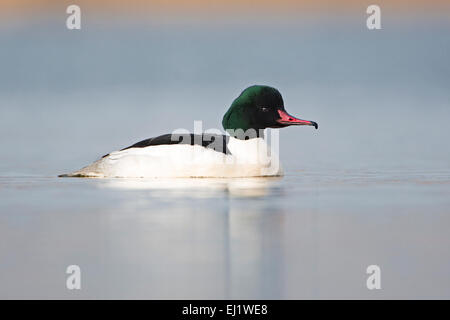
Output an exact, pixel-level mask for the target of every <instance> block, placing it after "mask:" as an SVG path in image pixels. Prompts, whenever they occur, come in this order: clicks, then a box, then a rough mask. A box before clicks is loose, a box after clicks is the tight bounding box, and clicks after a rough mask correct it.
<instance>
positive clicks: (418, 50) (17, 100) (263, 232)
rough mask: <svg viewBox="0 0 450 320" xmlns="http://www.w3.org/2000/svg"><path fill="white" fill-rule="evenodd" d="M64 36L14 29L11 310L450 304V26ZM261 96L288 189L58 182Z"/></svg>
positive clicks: (3, 35)
mask: <svg viewBox="0 0 450 320" xmlns="http://www.w3.org/2000/svg"><path fill="white" fill-rule="evenodd" d="M386 21H387V22H389V20H386ZM58 23H60V22H59V21H58V22H51V21H50V22H45V23H44V22H39V23H38V22H37V23H36V25H33V26H32V27H31V26H30V27H26V28H19V29H8V28H6V29H4V30H2V31H1V32H0V40H1V43H2V50H1V51H0V65H1V69H2V72H1V73H0V147H1V149H0V150H1V151H0V284H1V285H0V298H219V299H221V298H254V299H258V298H275V299H277V298H374V299H377V298H450V274H449V270H450V253H449V250H448V248H449V246H450V235H449V231H448V230H449V227H450V161H449V160H450V148H448V141H449V139H450V128H449V126H448V121H449V119H450V90H448V89H449V88H448V84H449V83H450V64H449V60H448V57H449V53H450V38H449V37H448V35H449V34H448V30H449V26H448V24H443V25H440V24H439V23H434V24H432V23H431V22H427V23H424V22H422V25H419V26H417V25H414V24H412V23H409V24H408V23H407V22H405V23H404V24H401V23H400V24H397V25H393V24H389V23H387V24H386V27H385V28H384V29H383V30H381V31H380V32H368V31H367V30H364V29H361V25H360V24H361V21H359V20H358V21H356V20H351V19H350V20H348V21H347V22H346V24H344V25H343V24H329V25H326V24H325V25H323V24H314V23H311V22H309V23H304V24H301V23H299V24H292V25H280V26H276V27H274V26H258V27H256V26H248V25H247V26H245V25H244V26H228V27H223V26H222V27H219V26H215V27H214V28H205V27H204V26H203V27H189V28H179V27H175V26H166V27H162V26H160V27H155V26H145V25H140V26H137V25H136V26H132V25H124V26H122V27H120V26H119V27H118V26H117V25H115V26H114V27H112V26H111V25H108V23H103V24H96V25H95V26H92V27H90V28H86V29H84V30H83V31H82V32H79V33H73V32H72V33H71V32H67V30H64V29H59V28H57V27H56V26H57V25H58ZM254 83H264V84H270V85H273V86H275V87H277V88H279V89H280V91H281V92H282V94H283V96H284V100H285V106H286V109H287V110H288V111H289V112H290V113H292V114H293V115H298V116H301V117H303V118H305V119H310V120H314V121H317V122H318V123H319V130H317V131H316V130H313V129H311V128H287V129H283V130H282V131H281V132H280V137H281V147H280V148H281V158H282V163H283V164H284V167H285V171H286V176H285V177H284V178H282V179H231V180H221V179H190V180H184V179H175V180H158V179H154V180H128V179H101V180H96V179H59V178H56V175H57V174H59V173H63V172H67V171H71V170H74V169H78V168H80V167H82V166H84V165H86V164H88V163H90V162H92V161H93V160H95V159H96V158H98V157H99V156H101V155H103V154H105V153H108V152H110V151H112V150H117V149H119V148H122V147H125V146H127V145H130V144H132V143H134V142H137V141H139V140H141V139H144V138H148V137H151V136H155V135H159V134H163V133H169V132H170V131H171V130H172V129H176V128H186V129H189V130H193V121H194V120H203V121H204V122H203V126H204V129H208V128H220V122H221V118H222V115H223V113H224V112H225V111H226V109H227V108H228V106H229V104H230V103H231V101H232V100H233V99H234V98H235V97H236V96H237V95H238V94H239V92H240V91H241V90H242V89H243V88H245V87H246V86H248V85H251V84H254ZM71 264H76V265H79V266H80V267H81V270H82V290H81V291H68V290H67V289H66V288H65V281H66V277H67V275H66V274H65V270H66V267H67V266H68V265H71ZM372 264H376V265H379V266H380V267H381V272H382V280H381V284H382V289H381V290H372V291H370V290H368V289H367V288H366V279H367V276H368V275H367V274H366V268H367V266H369V265H372Z"/></svg>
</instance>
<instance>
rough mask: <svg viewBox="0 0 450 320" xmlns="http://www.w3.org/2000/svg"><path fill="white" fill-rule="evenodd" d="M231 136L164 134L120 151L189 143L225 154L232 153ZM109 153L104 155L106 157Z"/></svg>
mask: <svg viewBox="0 0 450 320" xmlns="http://www.w3.org/2000/svg"><path fill="white" fill-rule="evenodd" d="M229 138H230V137H229V136H226V135H223V134H207V133H203V134H193V133H188V134H170V133H169V134H163V135H162V136H158V137H154V138H150V139H146V140H142V141H139V142H138V143H135V144H133V145H131V146H129V147H126V148H123V149H121V150H120V151H123V150H127V149H131V148H145V147H150V146H160V145H170V144H188V145H191V146H193V145H199V146H202V147H205V148H208V149H212V150H214V151H217V152H222V153H224V154H231V152H230V150H228V148H227V144H228V140H229ZM108 155H109V153H108V154H105V155H104V156H103V158H104V157H106V156H108Z"/></svg>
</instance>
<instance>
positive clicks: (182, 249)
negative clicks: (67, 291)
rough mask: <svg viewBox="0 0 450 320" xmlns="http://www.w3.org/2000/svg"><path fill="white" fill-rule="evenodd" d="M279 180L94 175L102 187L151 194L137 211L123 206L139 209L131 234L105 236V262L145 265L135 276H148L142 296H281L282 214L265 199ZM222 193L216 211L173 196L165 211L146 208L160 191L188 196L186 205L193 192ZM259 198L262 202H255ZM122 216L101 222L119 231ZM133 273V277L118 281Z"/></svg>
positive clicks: (128, 204) (202, 194) (204, 194)
mask: <svg viewBox="0 0 450 320" xmlns="http://www.w3.org/2000/svg"><path fill="white" fill-rule="evenodd" d="M279 180H280V179H274V178H269V179H267V178H245V179H167V180H162V179H151V180H142V179H113V180H105V181H103V180H101V181H102V183H101V184H100V185H101V187H106V188H113V189H122V190H144V191H148V190H150V191H151V195H152V197H150V198H147V200H146V201H142V199H141V201H140V202H139V204H138V208H136V203H135V202H131V201H128V202H125V203H123V204H122V205H123V206H124V207H122V210H121V211H126V212H140V213H139V214H138V219H137V220H136V221H135V222H133V231H132V236H131V238H130V237H127V238H126V239H124V238H123V237H117V236H113V237H111V241H114V242H116V243H114V244H112V248H114V250H111V251H110V252H108V255H111V256H112V257H110V258H111V259H112V260H113V261H111V263H109V264H110V265H115V266H118V270H121V272H123V268H122V267H121V266H122V265H123V263H124V262H125V261H126V263H127V264H129V263H132V261H134V264H136V265H139V264H141V265H144V266H147V267H146V268H145V272H143V273H142V274H141V275H140V278H147V279H149V281H148V292H142V295H143V296H146V297H148V296H150V297H153V298H164V297H174V296H175V297H177V298H182V297H185V298H192V297H196V298H252V297H255V296H257V297H266V298H276V297H280V295H281V294H282V285H283V279H282V272H283V270H282V269H283V263H284V259H283V253H284V252H283V250H282V238H283V237H282V232H283V230H282V229H283V223H284V213H283V212H282V211H281V210H280V208H277V207H276V206H271V205H270V203H271V201H270V197H271V196H273V194H274V193H275V191H276V190H278V189H279V188H280V187H279V186H278V182H279ZM103 182H104V183H103ZM224 193H225V194H226V195H228V200H226V199H225V200H224V201H223V202H219V203H218V204H217V207H219V208H215V210H214V211H212V210H211V202H210V200H208V201H207V208H204V207H203V205H202V202H201V201H202V199H200V200H198V201H200V202H198V201H197V202H195V203H196V205H195V206H192V205H187V206H183V205H181V206H180V202H178V201H176V202H173V205H170V206H169V207H168V206H167V205H166V206H165V207H164V209H161V208H158V210H157V211H156V210H152V209H151V208H152V207H153V206H154V198H153V196H156V197H157V198H158V196H159V195H161V194H164V196H165V197H167V196H169V197H188V198H190V199H191V200H189V202H192V199H193V198H196V197H200V198H208V197H212V198H214V197H217V196H220V195H222V198H223V194H224ZM258 198H263V199H269V201H258ZM220 208H222V209H220ZM128 218H129V217H128ZM128 218H127V219H123V218H122V219H120V220H122V221H117V220H115V219H112V220H111V219H108V223H109V224H110V227H111V229H112V230H114V233H115V231H117V232H118V233H121V232H122V231H124V230H123V228H124V227H125V226H124V224H126V223H127V222H126V221H127V220H129V219H128ZM120 230H122V231H120ZM125 232H126V231H125ZM127 234H129V233H127ZM131 243H133V246H132V247H130V244H131ZM139 252H141V253H139ZM142 252H145V255H142ZM180 266H182V270H180ZM135 268H136V267H135ZM118 270H117V271H118ZM111 276H112V275H111ZM133 276H136V274H134V275H127V276H126V277H125V278H129V277H133ZM114 278H116V279H117V277H114ZM123 287H125V284H124V285H123ZM128 287H129V286H128ZM110 289H111V290H112V291H111V292H109V294H110V295H111V297H116V296H117V292H114V290H113V289H114V287H110ZM208 293H209V294H208Z"/></svg>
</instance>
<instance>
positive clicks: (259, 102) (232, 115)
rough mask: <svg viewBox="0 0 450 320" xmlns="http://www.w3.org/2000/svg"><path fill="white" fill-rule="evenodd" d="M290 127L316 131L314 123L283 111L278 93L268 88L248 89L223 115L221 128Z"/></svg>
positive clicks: (229, 129)
mask: <svg viewBox="0 0 450 320" xmlns="http://www.w3.org/2000/svg"><path fill="white" fill-rule="evenodd" d="M291 125H310V126H314V127H315V128H316V129H317V128H318V125H317V123H316V122H314V121H307V120H301V119H297V118H295V117H293V116H291V115H289V114H288V113H287V112H286V110H285V109H284V103H283V98H282V97H281V94H280V92H279V91H278V90H277V89H275V88H272V87H269V86H262V85H254V86H251V87H248V88H247V89H245V90H244V91H242V93H241V94H240V95H239V97H237V98H236V99H235V100H234V101H233V103H232V104H231V107H230V109H228V111H227V112H226V113H225V115H224V116H223V120H222V126H223V128H224V129H225V130H227V131H231V130H239V129H241V130H243V131H247V130H249V129H254V130H256V131H259V130H261V129H265V128H283V127H287V126H291Z"/></svg>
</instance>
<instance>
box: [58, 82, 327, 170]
mask: <svg viewBox="0 0 450 320" xmlns="http://www.w3.org/2000/svg"><path fill="white" fill-rule="evenodd" d="M222 126H223V129H224V130H225V134H223V133H221V132H220V131H219V132H217V131H214V130H213V131H214V132H210V131H205V132H203V133H198V134H193V133H184V132H177V131H174V132H172V133H169V134H164V135H160V136H157V137H153V138H149V139H146V140H142V141H140V142H137V143H135V144H133V145H130V146H128V147H126V148H123V149H121V150H118V151H113V152H111V153H108V154H106V155H104V156H102V157H101V158H100V159H98V160H97V161H95V162H93V163H92V164H90V165H88V166H85V167H83V168H82V169H80V170H77V171H74V172H72V173H67V174H61V175H59V177H86V178H208V177H209V178H242V177H274V176H282V175H283V174H284V172H283V168H282V166H281V164H280V161H279V155H278V152H277V151H278V150H276V148H273V146H278V144H277V142H278V140H277V137H278V136H277V135H275V139H274V137H273V136H272V137H271V143H270V146H269V144H268V143H267V142H266V139H265V131H267V130H266V129H279V128H285V127H288V126H313V127H315V128H316V129H318V124H317V122H315V121H310V120H302V119H300V118H296V117H294V116H291V115H290V114H289V113H288V112H287V111H286V110H285V108H284V102H283V98H282V96H281V93H280V92H279V91H278V90H277V89H275V88H273V87H270V86H267V85H253V86H250V87H248V88H246V89H244V90H243V91H242V92H241V93H240V95H239V96H238V97H237V98H236V99H234V101H233V102H232V104H231V106H230V107H229V109H228V110H227V111H226V113H225V115H224V116H223V119H222ZM273 131H278V130H273Z"/></svg>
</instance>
